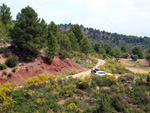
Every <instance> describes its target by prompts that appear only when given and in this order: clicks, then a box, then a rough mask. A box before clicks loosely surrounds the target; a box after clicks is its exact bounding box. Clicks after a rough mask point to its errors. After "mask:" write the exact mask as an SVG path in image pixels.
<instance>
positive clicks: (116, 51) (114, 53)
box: [111, 48, 122, 61]
mask: <svg viewBox="0 0 150 113" xmlns="http://www.w3.org/2000/svg"><path fill="white" fill-rule="evenodd" d="M111 54H112V56H114V57H115V58H116V60H117V61H118V60H119V58H121V56H122V53H121V50H120V49H119V48H116V49H113V50H112V53H111Z"/></svg>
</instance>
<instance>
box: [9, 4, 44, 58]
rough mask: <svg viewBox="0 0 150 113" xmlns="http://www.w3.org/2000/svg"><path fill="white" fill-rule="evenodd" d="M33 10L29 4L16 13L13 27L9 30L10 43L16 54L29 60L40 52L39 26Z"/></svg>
mask: <svg viewBox="0 0 150 113" xmlns="http://www.w3.org/2000/svg"><path fill="white" fill-rule="evenodd" d="M39 21H40V19H39V18H38V15H37V13H36V12H35V10H34V9H33V8H31V7H29V6H27V7H25V8H23V9H22V10H21V13H18V15H17V19H16V23H15V26H14V28H13V29H12V30H11V38H12V45H14V47H16V52H17V53H19V54H18V55H20V56H22V57H23V58H24V59H25V60H31V59H32V58H33V57H36V56H37V55H38V54H39V53H40V49H41V44H40V43H41V29H42V28H41V27H40V25H39Z"/></svg>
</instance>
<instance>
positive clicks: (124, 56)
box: [121, 53, 129, 58]
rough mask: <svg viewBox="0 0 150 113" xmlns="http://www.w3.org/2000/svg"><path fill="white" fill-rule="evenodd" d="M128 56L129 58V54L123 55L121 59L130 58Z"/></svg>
mask: <svg viewBox="0 0 150 113" xmlns="http://www.w3.org/2000/svg"><path fill="white" fill-rule="evenodd" d="M128 56H129V55H128V54H127V53H122V56H121V57H122V58H128Z"/></svg>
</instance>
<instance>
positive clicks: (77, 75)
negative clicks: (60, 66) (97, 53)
mask: <svg viewBox="0 0 150 113" xmlns="http://www.w3.org/2000/svg"><path fill="white" fill-rule="evenodd" d="M104 63H105V61H104V60H101V59H98V63H97V64H96V66H95V67H94V68H97V67H98V66H99V65H103V64H104ZM89 74H91V69H89V70H87V71H84V72H81V73H77V74H75V75H72V76H73V78H78V77H80V75H83V76H85V75H89Z"/></svg>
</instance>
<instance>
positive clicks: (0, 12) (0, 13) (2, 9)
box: [0, 3, 12, 26]
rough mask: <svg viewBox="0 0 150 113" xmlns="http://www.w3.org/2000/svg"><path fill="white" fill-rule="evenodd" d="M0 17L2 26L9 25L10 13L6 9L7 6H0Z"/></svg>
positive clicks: (7, 8)
mask: <svg viewBox="0 0 150 113" xmlns="http://www.w3.org/2000/svg"><path fill="white" fill-rule="evenodd" d="M0 17H1V19H0V20H1V21H2V22H3V24H4V25H5V26H6V25H7V24H11V23H12V21H11V12H10V8H9V7H7V5H5V4H4V3H3V5H2V6H0Z"/></svg>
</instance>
